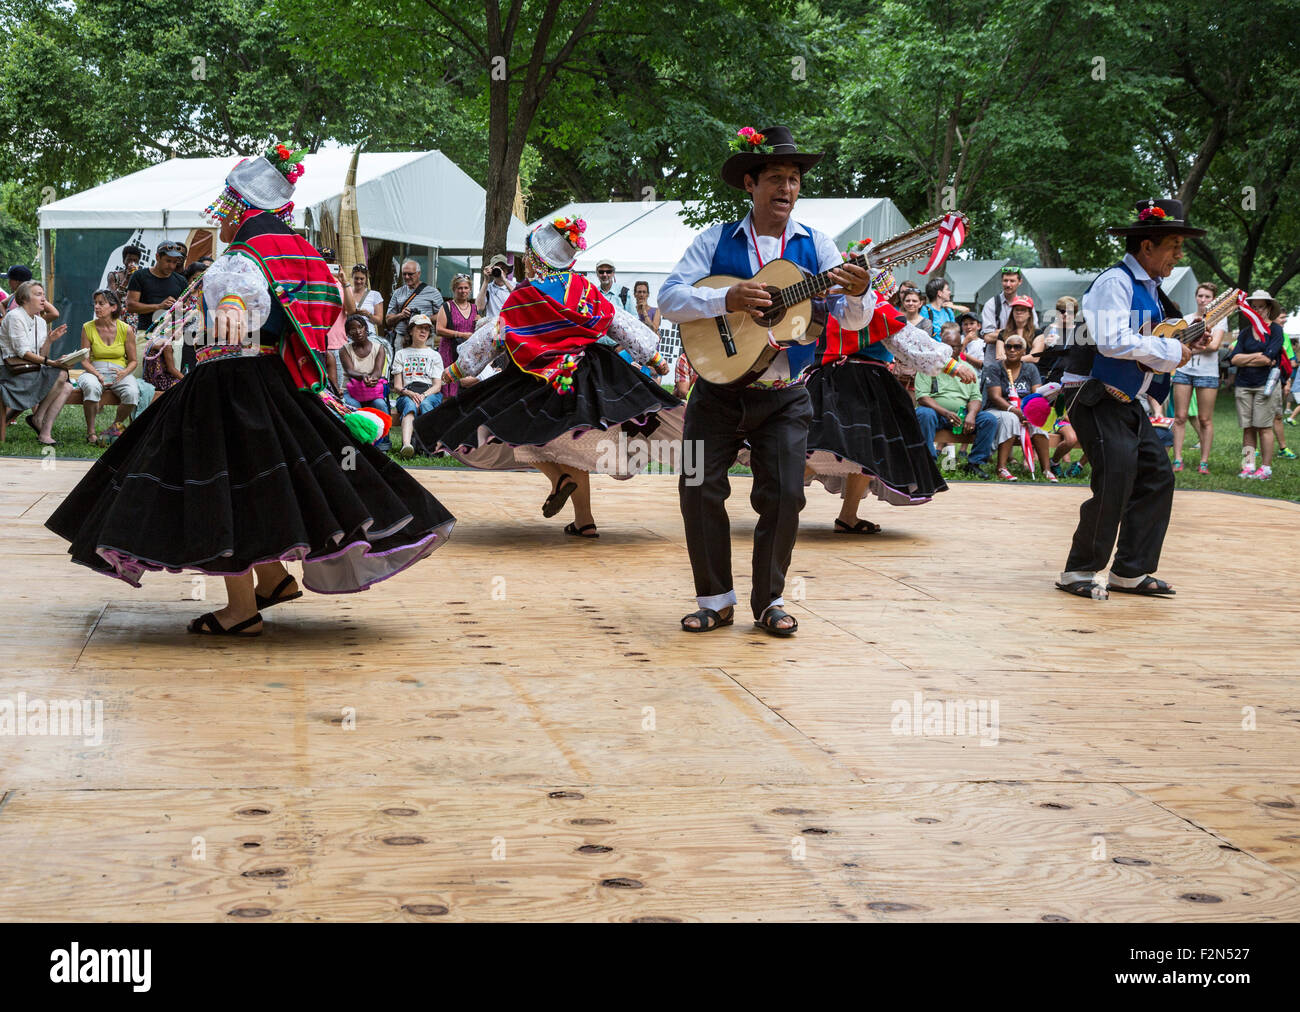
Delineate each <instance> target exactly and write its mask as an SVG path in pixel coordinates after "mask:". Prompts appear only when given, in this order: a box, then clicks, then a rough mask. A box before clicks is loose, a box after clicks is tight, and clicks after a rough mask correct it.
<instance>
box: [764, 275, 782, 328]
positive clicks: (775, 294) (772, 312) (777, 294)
mask: <svg viewBox="0 0 1300 1012" xmlns="http://www.w3.org/2000/svg"><path fill="white" fill-rule="evenodd" d="M765 287H766V288H767V294H768V296H769V297H770V298H771V300H772V308H771V309H769V310H768V311H767V312H766V313H764V314H763V317H762V319H761V320H759V323H761V324H762V325H763V326H764V327H775V326H776V325H777V324H778V323H780V322H781V321H782V320H783V319H785V308H786V307H785V306H783V305H781V302H780V299H781V289H779V288H775V287H773V286H772V285H766V286H765Z"/></svg>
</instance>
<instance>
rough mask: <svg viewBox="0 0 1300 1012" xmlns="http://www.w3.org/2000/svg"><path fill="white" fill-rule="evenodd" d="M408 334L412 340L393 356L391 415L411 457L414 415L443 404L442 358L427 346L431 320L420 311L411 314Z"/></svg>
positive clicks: (430, 332) (403, 452)
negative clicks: (393, 405) (393, 406)
mask: <svg viewBox="0 0 1300 1012" xmlns="http://www.w3.org/2000/svg"><path fill="white" fill-rule="evenodd" d="M407 334H408V336H409V338H410V341H411V343H410V344H409V345H407V346H406V347H405V348H402V349H400V350H399V351H398V352H397V355H396V357H395V358H394V359H393V393H394V394H396V395H397V409H396V411H394V417H395V418H398V419H400V420H401V432H402V456H403V457H414V456H415V447H414V446H412V445H411V435H412V432H413V430H414V429H415V417H416V415H417V414H420V415H423V414H427V413H428V412H430V411H432V410H433V409H434V408H436V407H437V406H438V405H439V404H441V403H442V394H441V393H440V392H439V391H440V390H441V389H442V357H441V356H440V355H439V354H438V352H437V349H435V348H430V347H429V338H430V337H431V336H432V334H433V321H432V320H431V319H429V317H427V316H425V315H424V314H423V313H419V314H417V315H415V316H412V317H411V320H410V323H409V325H408V326H407Z"/></svg>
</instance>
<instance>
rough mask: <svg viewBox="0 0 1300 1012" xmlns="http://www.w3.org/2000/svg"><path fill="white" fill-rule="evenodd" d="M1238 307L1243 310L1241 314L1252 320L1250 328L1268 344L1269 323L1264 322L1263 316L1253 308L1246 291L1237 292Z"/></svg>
mask: <svg viewBox="0 0 1300 1012" xmlns="http://www.w3.org/2000/svg"><path fill="white" fill-rule="evenodd" d="M1237 308H1238V309H1239V310H1241V315H1242V316H1244V317H1245V318H1246V319H1248V320H1249V321H1250V329H1251V330H1253V331H1254V332H1255V336H1256V337H1258V338H1259V339H1260V340H1261V341H1263V342H1264V343H1265V344H1267V343H1268V338H1269V328H1268V324H1266V323H1265V322H1264V318H1263V317H1261V316H1260V315H1259V314H1258V313H1257V312H1255V310H1253V309H1251V307H1250V303H1249V302H1247V301H1246V293H1245V292H1242V291H1238V292H1237Z"/></svg>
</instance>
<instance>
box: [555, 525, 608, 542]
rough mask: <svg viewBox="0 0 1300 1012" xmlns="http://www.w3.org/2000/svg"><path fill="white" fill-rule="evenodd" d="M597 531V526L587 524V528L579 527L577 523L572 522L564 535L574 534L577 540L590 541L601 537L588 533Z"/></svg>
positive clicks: (565, 529)
mask: <svg viewBox="0 0 1300 1012" xmlns="http://www.w3.org/2000/svg"><path fill="white" fill-rule="evenodd" d="M595 529H596V525H595V524H587V525H586V526H585V527H579V526H578V524H577V522H576V521H570V522H569V524H568V526H567V527H565V528H564V533H565V534H572V535H573V536H574V537H575V538H585V539H586V540H588V541H590V540H591V539H592V538H598V537H600V535H599V534H588V533H587V532H588V531H594V530H595Z"/></svg>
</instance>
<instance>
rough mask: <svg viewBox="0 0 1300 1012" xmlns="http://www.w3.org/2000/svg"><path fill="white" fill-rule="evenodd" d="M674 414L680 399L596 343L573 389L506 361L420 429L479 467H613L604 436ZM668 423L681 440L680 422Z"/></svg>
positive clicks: (419, 423) (645, 427)
mask: <svg viewBox="0 0 1300 1012" xmlns="http://www.w3.org/2000/svg"><path fill="white" fill-rule="evenodd" d="M671 412H675V413H677V414H679V415H680V414H682V413H683V412H684V408H683V406H682V403H681V402H680V401H679V400H677V398H676V397H674V396H672V394H671V393H669V392H668V391H667V390H664V389H663V388H662V387H661V386H659V384H657V383H655V382H654V381H653V380H651V379H650V378H649V377H648V376H646V375H645V374H644V373H642V372H641V371H640V370H638V369H635V368H633V367H632V366H631V365H629V364H628V363H627V362H625V361H624V360H623V359H621V358H619V356H618V354H617V353H616V352H614V351H613V350H612V349H610V348H608V347H606V346H605V345H602V344H591V345H588V346H587V347H586V348H585V349H583V355H582V359H581V361H580V362H579V363H578V367H577V369H576V370H575V371H574V374H573V386H572V387H571V388H570V390H569V391H568V392H567V393H563V394H561V393H559V392H557V391H556V390H555V389H554V388H553V387H552V386H551V385H550V384H549V383H546V382H544V381H542V380H541V379H540V378H539V377H537V376H533V375H531V374H529V373H526V372H524V371H523V370H522V369H520V368H519V367H518V366H517V365H515V364H514V362H513V361H510V360H509V359H507V360H506V367H505V368H504V369H503V370H502V371H501V372H499V373H498V374H497V375H495V376H492V377H490V378H489V379H486V380H484V381H483V382H482V383H478V384H475V385H474V386H472V387H469V388H466V387H464V386H462V387H461V388H460V393H459V394H457V396H456V397H454V398H452V399H450V400H446V401H443V403H442V404H440V405H438V407H436V408H435V409H434V410H432V411H430V412H429V413H428V414H427V415H422V416H420V417H419V418H417V419H416V422H415V433H416V435H417V436H418V437H419V439H420V441H421V443H422V444H423V445H424V447H425V449H426V450H428V451H429V452H437V451H439V450H442V451H445V452H447V453H452V454H454V455H456V456H457V457H459V458H460V459H461V460H463V461H465V462H466V463H469V464H472V465H474V466H476V467H487V468H508V467H519V466H521V465H522V466H531V465H532V464H535V463H537V462H538V461H553V462H555V463H559V464H564V465H572V466H575V467H580V468H582V469H584V470H587V471H608V470H609V469H608V468H606V467H602V466H601V465H600V463H599V458H600V457H602V456H603V455H602V454H601V453H600V452H599V449H598V447H597V443H598V442H599V437H600V436H601V434H606V433H609V432H610V431H611V430H621V431H622V432H623V433H624V434H625V435H626V436H627V438H628V439H637V438H646V437H649V436H651V434H652V433H654V432H655V431H656V430H657V429H658V428H659V427H660V424H661V421H663V420H664V419H662V418H661V417H660V416H661V414H667V413H671ZM668 428H669V429H670V430H671V431H673V432H674V433H675V434H676V436H677V438H678V439H680V430H681V425H680V424H677V425H675V426H673V425H670V426H668ZM506 448H509V449H510V450H511V451H512V452H509V453H507V452H505V451H506ZM609 473H613V474H614V475H615V476H616V477H627V476H629V475H628V474H626V473H620V472H619V471H618V470H614V471H609Z"/></svg>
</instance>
